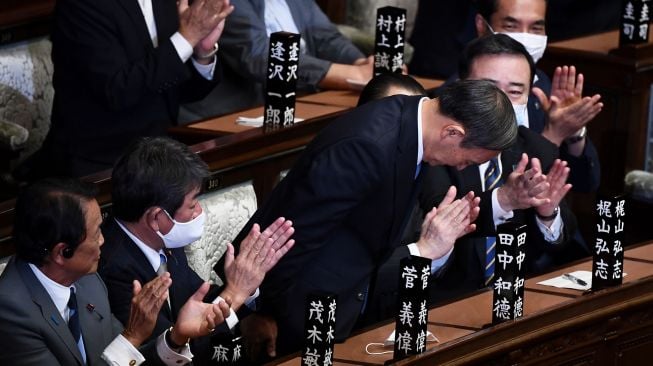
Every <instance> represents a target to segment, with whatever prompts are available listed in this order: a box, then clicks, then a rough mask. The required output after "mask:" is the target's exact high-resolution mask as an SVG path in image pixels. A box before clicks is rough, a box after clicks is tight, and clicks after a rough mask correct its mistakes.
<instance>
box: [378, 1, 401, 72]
mask: <svg viewBox="0 0 653 366" xmlns="http://www.w3.org/2000/svg"><path fill="white" fill-rule="evenodd" d="M405 35H406V9H402V8H396V7H394V6H385V7H383V8H379V9H377V11H376V38H375V41H374V75H378V74H382V73H389V72H394V73H401V72H402V70H403V69H402V67H403V65H404V39H405Z"/></svg>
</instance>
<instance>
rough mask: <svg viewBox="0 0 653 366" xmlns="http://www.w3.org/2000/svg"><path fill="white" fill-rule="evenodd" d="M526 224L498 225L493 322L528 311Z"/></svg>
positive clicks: (509, 223)
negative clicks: (525, 283) (525, 287)
mask: <svg viewBox="0 0 653 366" xmlns="http://www.w3.org/2000/svg"><path fill="white" fill-rule="evenodd" d="M525 260H526V225H523V224H518V223H513V222H508V223H505V224H501V225H499V226H497V244H496V248H495V257H494V281H493V282H492V288H493V291H494V296H493V300H492V324H498V323H501V322H503V321H506V320H512V319H517V318H520V317H521V316H522V315H523V313H524V279H525V272H526V271H525Z"/></svg>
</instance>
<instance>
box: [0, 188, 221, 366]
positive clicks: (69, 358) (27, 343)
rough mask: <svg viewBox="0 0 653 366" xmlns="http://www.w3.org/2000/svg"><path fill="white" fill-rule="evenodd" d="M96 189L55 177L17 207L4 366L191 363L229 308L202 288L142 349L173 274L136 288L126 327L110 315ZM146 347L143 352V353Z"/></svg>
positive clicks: (0, 286)
mask: <svg viewBox="0 0 653 366" xmlns="http://www.w3.org/2000/svg"><path fill="white" fill-rule="evenodd" d="M94 194H95V191H94V189H93V187H92V186H90V187H89V186H88V185H85V184H82V183H79V182H76V181H72V180H47V181H42V182H38V183H36V184H34V185H32V186H30V187H28V188H27V189H25V190H24V191H23V192H22V193H21V194H20V195H19V197H18V200H17V201H16V214H15V224H14V240H15V244H16V256H15V257H13V258H12V259H11V260H10V262H9V264H8V265H7V268H6V269H5V271H4V272H3V274H2V276H1V277H0V343H1V344H2V345H3V347H0V363H2V364H3V365H35V366H36V365H100V364H105V363H106V364H111V365H115V364H120V365H127V364H129V365H137V364H140V363H142V362H143V361H145V360H146V359H147V361H148V362H150V363H152V364H159V363H165V364H185V363H188V362H190V361H191V357H192V355H191V354H190V353H189V351H188V347H187V346H183V347H181V348H180V349H179V350H178V352H176V351H173V350H172V348H171V345H173V344H182V345H183V344H184V343H186V342H187V341H188V339H189V338H194V337H198V336H202V335H205V334H208V333H209V332H210V330H211V329H213V328H214V327H215V326H216V325H217V324H219V323H221V322H222V321H223V319H224V316H225V314H227V312H228V306H227V305H226V304H224V303H223V304H220V305H217V304H213V305H211V304H204V303H202V302H201V298H202V297H203V296H204V294H205V293H206V291H207V290H208V284H204V285H202V286H201V288H200V289H199V290H198V291H197V292H196V293H195V294H194V295H193V296H192V297H191V299H190V300H189V301H188V302H187V303H186V304H185V305H184V306H183V308H182V310H181V311H180V314H179V317H178V318H177V322H176V323H175V324H174V326H173V327H172V328H171V330H170V331H168V332H167V333H166V335H165V336H164V335H162V336H161V337H159V338H158V339H157V340H156V341H155V342H150V343H148V344H145V345H144V346H142V345H143V342H144V341H145V340H146V339H147V338H148V337H149V335H150V333H151V332H152V329H153V327H154V323H155V320H156V314H157V313H158V311H159V309H160V307H161V305H162V304H163V303H164V302H165V300H166V293H167V292H166V290H167V289H168V287H169V286H170V276H169V274H164V275H163V276H161V277H159V278H157V279H156V280H154V281H151V282H149V283H147V284H146V285H145V286H143V287H141V285H140V283H139V282H138V281H134V283H133V294H134V296H133V299H132V301H133V304H134V306H133V307H132V312H131V313H130V316H129V319H128V321H127V322H126V323H125V325H126V328H125V329H124V330H123V328H122V324H120V322H118V321H117V320H116V318H114V317H113V315H112V314H111V309H110V307H109V300H108V298H107V290H106V287H105V286H104V283H103V282H102V280H101V279H100V277H99V276H98V275H97V274H96V273H95V270H96V268H97V264H98V260H99V258H100V246H102V243H103V242H104V239H103V237H102V233H101V232H100V223H101V222H102V219H101V215H100V207H99V206H98V203H97V202H96V201H95V199H94ZM139 346H142V347H141V349H140V351H141V352H143V353H142V354H141V352H139V350H137V349H136V347H139Z"/></svg>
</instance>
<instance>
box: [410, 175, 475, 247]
mask: <svg viewBox="0 0 653 366" xmlns="http://www.w3.org/2000/svg"><path fill="white" fill-rule="evenodd" d="M454 198H456V187H454V186H451V187H449V190H448V191H447V194H446V195H445V197H444V199H443V200H442V202H441V203H440V205H439V206H438V207H437V208H435V207H433V209H432V210H431V211H430V212H429V213H428V214H426V217H425V218H424V221H423V222H422V232H421V233H420V238H419V240H418V241H417V243H416V244H417V247H418V248H419V251H420V254H421V256H422V257H425V258H429V259H437V258H441V257H442V256H443V255H445V254H447V253H448V252H449V251H450V250H451V248H452V247H453V245H454V243H455V242H456V240H457V239H458V238H460V237H461V236H463V235H466V234H468V233H470V232H472V231H474V230H476V225H475V224H473V223H472V222H473V221H474V220H475V219H476V217H478V213H479V211H480V208H479V207H478V205H479V203H480V201H481V199H480V198H479V197H474V192H469V193H467V195H465V197H463V198H461V199H458V200H454Z"/></svg>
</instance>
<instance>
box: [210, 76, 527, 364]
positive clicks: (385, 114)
mask: <svg viewBox="0 0 653 366" xmlns="http://www.w3.org/2000/svg"><path fill="white" fill-rule="evenodd" d="M516 135H517V126H516V124H515V119H514V113H513V111H512V106H511V105H510V101H509V100H508V99H507V98H506V96H505V95H504V94H503V92H501V91H500V90H499V89H498V88H497V87H496V86H494V85H493V84H492V83H489V82H487V81H460V82H457V83H454V84H452V85H450V86H449V87H447V88H445V90H444V92H443V94H442V95H441V96H440V97H438V98H437V99H428V98H422V97H407V96H395V97H392V98H386V99H383V100H380V101H377V102H374V103H369V104H366V105H364V106H362V107H359V108H357V109H355V110H353V111H351V112H350V113H348V114H346V115H344V116H343V117H341V118H339V119H337V120H336V121H334V122H332V123H331V124H330V125H329V126H328V127H327V128H325V129H324V130H322V131H321V132H320V134H319V135H318V136H317V137H316V138H315V139H314V140H313V141H312V142H311V143H310V144H309V146H307V148H306V150H305V151H304V153H303V154H302V156H301V157H300V158H299V160H298V161H297V163H296V164H295V165H294V167H293V168H292V169H291V171H290V172H289V173H288V175H287V176H286V177H285V178H284V179H283V180H282V181H281V182H280V183H279V185H278V186H277V187H276V188H275V190H274V191H273V192H272V194H271V196H270V198H269V199H268V200H267V202H265V203H264V204H263V205H262V206H261V207H260V208H259V209H258V210H257V212H256V213H255V214H254V216H253V217H252V219H251V220H250V222H249V223H248V224H247V225H246V226H245V228H244V229H243V231H241V233H240V234H239V236H238V237H237V238H236V240H235V241H234V242H235V244H236V245H237V244H238V243H240V242H241V240H242V239H243V238H244V237H245V235H246V233H247V232H248V231H249V228H250V227H251V226H252V225H253V223H254V222H260V223H261V224H263V225H266V224H268V223H270V222H273V221H274V219H275V218H276V217H277V216H280V215H281V216H284V217H287V218H289V219H292V220H293V223H294V226H295V228H296V234H295V240H296V242H297V244H296V245H295V247H294V248H293V250H292V251H291V252H289V253H288V255H287V256H286V257H284V258H283V259H282V260H281V261H279V263H278V265H277V266H276V267H275V268H274V269H273V270H271V271H270V272H269V273H268V276H267V277H266V279H265V281H264V282H263V284H262V286H261V296H260V299H261V302H260V304H261V313H263V314H268V315H270V316H271V317H272V318H274V319H275V320H276V322H277V323H278V330H279V333H278V335H279V336H278V338H277V340H278V346H279V350H280V352H281V353H285V352H289V351H293V350H297V349H298V348H299V347H300V345H301V344H302V340H303V336H302V330H303V320H304V301H305V298H306V295H307V294H309V293H313V292H318V293H319V292H321V293H334V294H336V295H337V296H338V307H337V313H336V319H337V321H336V331H335V337H336V339H337V340H343V339H345V338H346V337H347V336H349V333H350V331H351V329H352V328H353V326H354V324H355V323H356V321H357V319H358V318H359V316H360V314H361V312H363V311H364V310H365V309H364V306H363V304H364V301H365V292H366V289H367V287H368V284H369V282H370V276H371V275H372V273H373V272H374V269H375V268H376V266H378V265H380V264H381V263H383V261H384V260H385V259H386V258H387V257H388V256H389V255H390V254H391V253H392V251H393V250H394V248H395V247H396V246H397V245H399V239H400V236H401V233H402V232H403V228H404V226H405V222H406V219H407V217H406V215H407V214H408V213H409V211H410V209H411V208H412V206H413V203H414V202H415V197H416V193H417V186H418V183H419V180H420V174H419V173H420V170H421V168H422V165H423V164H430V165H441V164H446V165H452V166H457V167H459V168H461V169H462V168H463V167H465V166H467V165H470V164H480V163H483V162H485V161H487V160H489V159H490V158H492V157H494V156H496V155H497V154H498V153H499V151H501V150H503V149H505V148H507V147H508V146H510V145H512V143H513V142H514V140H515V137H516ZM453 194H455V189H453V188H452V195H451V197H453ZM477 206H478V201H477V200H475V199H474V198H473V194H470V195H468V196H466V197H465V198H463V199H460V200H455V201H454V200H453V199H451V200H449V201H447V202H445V203H443V204H441V205H440V206H439V207H438V208H437V209H434V211H433V214H432V215H430V217H429V218H427V220H426V223H425V225H426V226H427V227H428V228H429V229H428V230H425V233H424V236H423V238H422V240H423V241H424V242H425V243H429V244H430V245H429V247H430V250H431V251H432V252H433V255H435V256H441V255H443V254H444V253H445V252H446V251H447V250H448V249H449V248H450V247H451V246H452V245H453V243H454V241H455V239H456V238H457V237H458V236H461V235H463V234H465V233H467V232H469V230H472V229H473V228H474V226H473V224H472V223H471V221H473V219H474V217H475V214H476V212H477V210H478V208H477ZM216 270H219V265H218V266H217V268H216Z"/></svg>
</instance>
